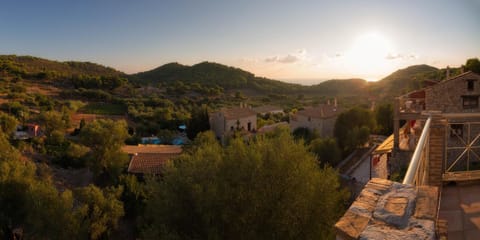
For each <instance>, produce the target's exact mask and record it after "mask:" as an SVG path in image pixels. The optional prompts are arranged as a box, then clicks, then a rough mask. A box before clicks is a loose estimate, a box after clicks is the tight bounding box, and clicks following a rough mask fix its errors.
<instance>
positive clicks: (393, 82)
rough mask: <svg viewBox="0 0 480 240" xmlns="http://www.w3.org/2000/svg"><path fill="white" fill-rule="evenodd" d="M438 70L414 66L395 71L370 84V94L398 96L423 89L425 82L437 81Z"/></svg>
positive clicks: (425, 66) (427, 66)
mask: <svg viewBox="0 0 480 240" xmlns="http://www.w3.org/2000/svg"><path fill="white" fill-rule="evenodd" d="M438 77H439V69H438V68H435V67H432V66H429V65H425V64H423V65H414V66H409V67H407V68H404V69H400V70H397V71H395V72H394V73H392V74H390V75H388V76H387V77H385V78H383V79H382V80H380V81H378V82H376V83H374V84H372V88H371V90H372V93H375V94H378V95H380V96H381V97H388V96H398V95H401V94H403V93H406V92H409V91H412V90H415V89H419V88H421V87H423V82H424V81H425V80H438V79H437V78H438Z"/></svg>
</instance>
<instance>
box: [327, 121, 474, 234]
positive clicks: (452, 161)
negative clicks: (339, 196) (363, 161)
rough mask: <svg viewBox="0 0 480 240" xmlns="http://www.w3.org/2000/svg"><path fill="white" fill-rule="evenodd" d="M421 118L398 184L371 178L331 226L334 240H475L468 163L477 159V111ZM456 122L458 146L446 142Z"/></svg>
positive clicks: (471, 172) (471, 189) (472, 175)
mask: <svg viewBox="0 0 480 240" xmlns="http://www.w3.org/2000/svg"><path fill="white" fill-rule="evenodd" d="M427 117H428V118H427V120H426V121H425V124H424V127H423V129H422V133H421V135H420V137H419V139H418V143H417V145H416V147H415V151H414V152H413V155H412V157H411V159H410V162H409V165H408V170H407V173H406V175H405V178H404V180H403V182H402V183H397V182H392V181H390V180H386V179H371V180H370V181H369V182H368V183H367V185H366V186H365V188H364V189H363V190H362V192H361V193H360V194H359V197H358V198H357V199H356V200H355V202H354V203H353V204H352V205H351V206H350V208H349V209H348V211H347V212H346V213H345V214H344V216H343V217H342V218H341V219H340V220H339V221H338V222H337V224H336V225H335V228H336V230H337V239H390V238H393V239H404V240H406V239H447V238H448V239H479V236H480V182H479V180H480V177H478V176H477V175H478V174H477V172H478V170H477V168H470V167H468V166H469V164H471V163H472V161H473V160H472V159H474V158H477V157H479V156H478V152H477V151H478V149H477V148H480V144H479V143H477V141H480V132H479V131H477V130H479V129H480V123H478V119H479V118H480V114H478V113H477V114H474V115H471V116H470V115H469V116H466V115H465V114H436V115H435V116H433V117H432V115H430V116H427ZM466 117H470V120H466ZM459 121H463V123H462V124H463V126H464V128H463V129H464V130H465V131H464V132H463V135H462V137H463V138H461V139H463V145H464V146H462V145H453V146H452V143H455V141H460V140H458V139H457V140H455V139H453V140H455V141H453V140H452V139H451V137H452V136H451V134H452V133H451V130H452V129H453V130H456V131H454V132H453V135H455V137H456V138H458V137H459V136H458V135H459V127H458V124H459V123H458V122H459ZM477 124H478V125H479V128H477V127H476V126H477ZM452 125H455V127H453V128H452ZM447 133H450V134H447ZM449 136H450V137H449ZM465 136H466V137H465ZM461 142H462V141H461ZM460 148H461V149H460ZM453 150H455V151H459V154H453V153H456V152H454V151H453ZM452 154H453V155H459V156H457V157H455V158H452V156H451V155H452ZM465 156H466V157H465ZM468 156H471V157H472V158H469V157H468ZM473 157H474V158H473ZM450 165H451V166H450ZM456 166H461V167H456ZM465 167H466V168H465ZM453 181H455V182H453Z"/></svg>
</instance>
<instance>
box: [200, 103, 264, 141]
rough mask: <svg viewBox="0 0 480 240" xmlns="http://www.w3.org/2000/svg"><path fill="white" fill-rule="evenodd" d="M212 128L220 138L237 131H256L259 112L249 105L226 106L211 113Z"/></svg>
mask: <svg viewBox="0 0 480 240" xmlns="http://www.w3.org/2000/svg"><path fill="white" fill-rule="evenodd" d="M209 121H210V128H211V130H212V131H213V132H214V133H215V136H216V137H217V138H218V139H223V137H225V136H228V135H230V134H232V133H233V132H235V131H247V132H255V131H256V130H257V113H256V112H255V111H253V110H252V109H250V108H248V107H243V106H242V107H235V108H225V109H222V110H220V111H217V112H213V113H210V114H209Z"/></svg>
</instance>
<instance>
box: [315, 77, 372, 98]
mask: <svg viewBox="0 0 480 240" xmlns="http://www.w3.org/2000/svg"><path fill="white" fill-rule="evenodd" d="M368 86H369V83H368V82H367V81H366V80H363V79H358V78H355V79H334V80H328V81H324V82H322V83H320V84H316V85H313V86H310V87H308V88H307V89H306V91H307V92H308V93H314V94H320V95H326V96H353V95H356V96H361V95H365V94H366V93H367V92H368Z"/></svg>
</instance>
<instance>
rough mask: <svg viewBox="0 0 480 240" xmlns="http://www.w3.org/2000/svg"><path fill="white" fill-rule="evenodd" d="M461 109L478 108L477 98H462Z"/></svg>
mask: <svg viewBox="0 0 480 240" xmlns="http://www.w3.org/2000/svg"><path fill="white" fill-rule="evenodd" d="M462 99H463V109H473V108H478V96H462Z"/></svg>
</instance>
